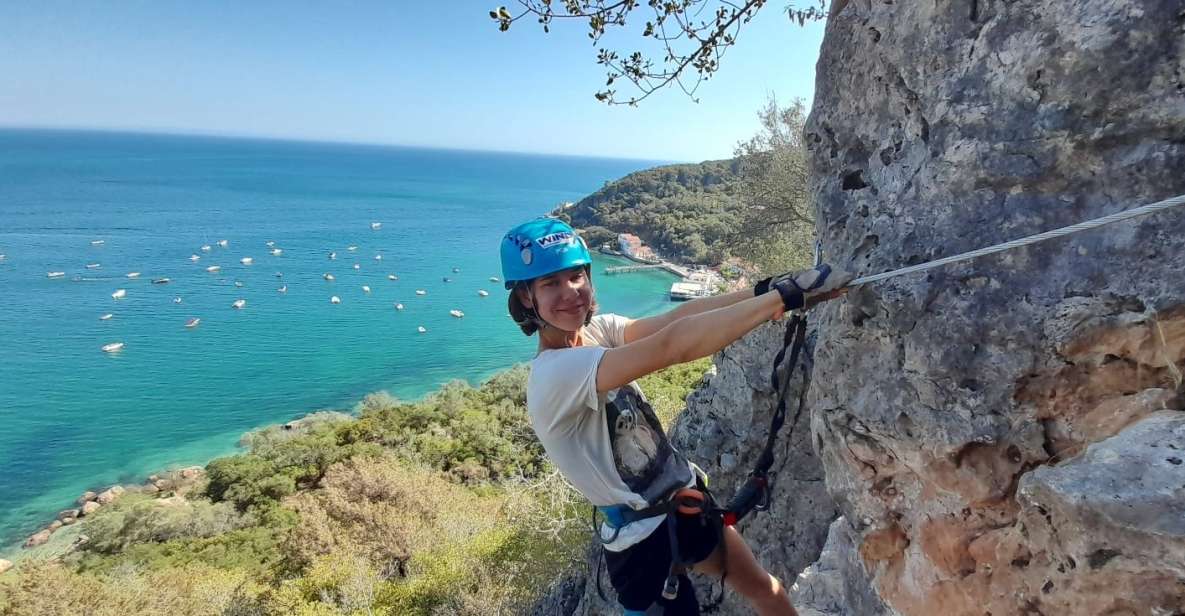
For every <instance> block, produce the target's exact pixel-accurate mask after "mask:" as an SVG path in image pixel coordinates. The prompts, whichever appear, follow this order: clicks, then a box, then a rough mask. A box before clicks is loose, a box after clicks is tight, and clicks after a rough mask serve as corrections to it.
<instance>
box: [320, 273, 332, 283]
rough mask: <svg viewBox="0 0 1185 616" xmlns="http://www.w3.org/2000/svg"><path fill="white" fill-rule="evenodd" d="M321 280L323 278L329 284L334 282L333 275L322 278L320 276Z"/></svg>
mask: <svg viewBox="0 0 1185 616" xmlns="http://www.w3.org/2000/svg"><path fill="white" fill-rule="evenodd" d="M322 278H324V279H325V280H328V281H329V282H333V280H334V278H333V274H325V275H324V276H322Z"/></svg>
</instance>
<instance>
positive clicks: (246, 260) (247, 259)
mask: <svg viewBox="0 0 1185 616" xmlns="http://www.w3.org/2000/svg"><path fill="white" fill-rule="evenodd" d="M254 262H255V259H252V258H251V257H243V258H242V259H239V263H242V264H243V265H251V264H252V263H254Z"/></svg>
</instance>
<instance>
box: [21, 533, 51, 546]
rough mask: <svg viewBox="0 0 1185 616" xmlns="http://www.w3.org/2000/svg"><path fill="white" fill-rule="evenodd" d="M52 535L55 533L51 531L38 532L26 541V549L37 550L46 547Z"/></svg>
mask: <svg viewBox="0 0 1185 616" xmlns="http://www.w3.org/2000/svg"><path fill="white" fill-rule="evenodd" d="M51 534H53V531H52V530H49V529H45V530H40V531H37V532H35V533H33V534H32V535H31V536H30V537H29V538H28V539H26V540H25V547H26V548H35V547H37V546H39V545H44V544H45V543H47V542H48V541H49V537H50V535H51Z"/></svg>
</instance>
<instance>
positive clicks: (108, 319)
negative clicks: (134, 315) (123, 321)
mask: <svg viewBox="0 0 1185 616" xmlns="http://www.w3.org/2000/svg"><path fill="white" fill-rule="evenodd" d="M113 316H115V315H113V314H111V313H110V312H108V313H107V314H105V315H103V316H101V317H99V320H100V321H110V320H111V317H113Z"/></svg>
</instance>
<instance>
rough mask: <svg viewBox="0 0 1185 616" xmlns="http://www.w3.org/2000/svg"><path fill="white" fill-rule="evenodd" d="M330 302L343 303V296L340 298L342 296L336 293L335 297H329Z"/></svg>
mask: <svg viewBox="0 0 1185 616" xmlns="http://www.w3.org/2000/svg"><path fill="white" fill-rule="evenodd" d="M329 303H331V304H340V303H342V298H340V297H338V296H336V295H334V296H333V297H330V298H329Z"/></svg>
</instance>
